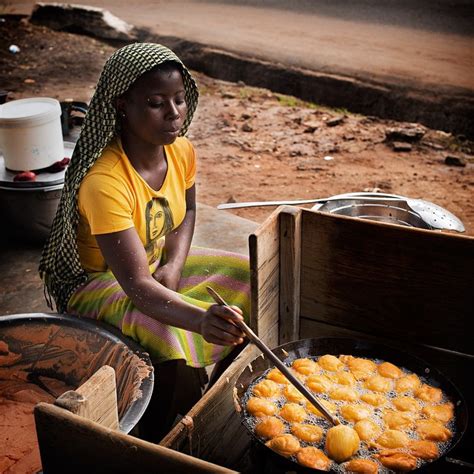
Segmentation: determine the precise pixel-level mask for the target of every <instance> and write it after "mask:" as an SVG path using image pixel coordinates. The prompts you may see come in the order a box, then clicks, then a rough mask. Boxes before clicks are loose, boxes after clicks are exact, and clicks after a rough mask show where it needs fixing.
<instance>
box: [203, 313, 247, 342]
mask: <svg viewBox="0 0 474 474" xmlns="http://www.w3.org/2000/svg"><path fill="white" fill-rule="evenodd" d="M232 309H233V310H234V311H236V312H237V313H239V314H242V311H241V309H240V308H238V307H237V306H232ZM239 319H240V320H241V321H243V320H244V318H243V317H242V316H237V315H236V314H234V313H233V312H232V311H231V310H230V309H229V308H228V307H226V306H222V305H218V304H215V305H212V306H211V307H210V308H209V309H208V310H207V311H206V313H205V314H204V315H203V316H202V321H201V324H200V333H201V335H202V336H203V337H204V339H205V340H206V341H207V342H210V343H212V344H218V345H220V346H236V345H238V344H242V342H244V339H243V338H244V336H245V334H244V333H243V332H242V331H241V330H240V329H239V328H238V327H237V326H236V325H235V324H234V323H233V322H232V321H237V320H239Z"/></svg>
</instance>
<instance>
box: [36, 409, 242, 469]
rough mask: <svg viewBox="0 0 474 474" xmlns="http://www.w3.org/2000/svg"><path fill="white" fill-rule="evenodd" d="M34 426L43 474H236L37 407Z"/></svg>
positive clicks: (81, 419)
mask: <svg viewBox="0 0 474 474" xmlns="http://www.w3.org/2000/svg"><path fill="white" fill-rule="evenodd" d="M34 414H35V423H36V430H37V434H38V441H39V446H40V453H41V461H42V464H43V472H44V473H45V474H56V473H58V474H62V473H64V472H67V473H68V474H76V473H77V474H83V473H85V472H100V473H103V474H109V473H110V474H112V473H114V474H122V473H123V474H128V473H130V472H144V473H145V472H166V473H176V474H182V473H183V472H193V473H208V474H210V473H222V474H224V473H227V474H230V473H235V471H231V470H229V469H226V468H224V467H221V466H217V465H214V464H211V463H208V462H205V461H202V460H201V459H195V458H193V457H191V456H187V455H185V454H182V453H178V452H176V451H172V450H170V449H167V448H164V447H162V446H158V445H156V444H153V443H148V442H146V441H143V440H141V439H138V438H134V437H133V436H129V435H126V434H124V433H121V432H120V431H115V430H110V429H108V428H105V427H103V426H101V425H99V424H98V423H95V422H93V421H90V420H87V419H85V418H83V417H81V416H77V415H74V414H73V413H70V412H69V411H67V410H64V409H62V408H60V407H57V406H54V405H50V404H47V403H40V404H38V405H37V406H36V407H35V411H34Z"/></svg>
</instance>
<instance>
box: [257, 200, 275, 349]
mask: <svg viewBox="0 0 474 474" xmlns="http://www.w3.org/2000/svg"><path fill="white" fill-rule="evenodd" d="M279 210H280V208H278V209H276V210H275V211H274V212H273V213H272V214H271V215H270V216H269V217H268V218H267V219H266V220H265V222H264V223H263V224H262V225H261V226H260V227H259V228H258V229H257V231H256V232H255V233H254V234H251V235H250V236H249V253H250V275H251V304H252V316H251V327H252V329H253V330H254V331H255V332H256V333H257V334H258V335H259V336H260V337H261V338H262V339H263V340H264V341H265V342H266V343H267V344H268V345H269V346H275V345H277V344H278V332H277V331H276V332H275V325H274V324H273V322H274V320H275V315H276V318H278V305H279V300H278V297H279V264H280V262H279V258H280V256H279V246H280V242H279V232H278V229H279V221H278V216H279ZM276 329H277V327H276Z"/></svg>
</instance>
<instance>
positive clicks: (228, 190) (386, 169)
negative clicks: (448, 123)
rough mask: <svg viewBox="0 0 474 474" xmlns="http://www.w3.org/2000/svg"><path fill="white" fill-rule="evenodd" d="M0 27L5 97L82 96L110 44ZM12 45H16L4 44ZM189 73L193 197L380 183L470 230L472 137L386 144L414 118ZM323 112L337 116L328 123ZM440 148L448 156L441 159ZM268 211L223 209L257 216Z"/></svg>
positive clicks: (324, 191)
mask: <svg viewBox="0 0 474 474" xmlns="http://www.w3.org/2000/svg"><path fill="white" fill-rule="evenodd" d="M0 33H1V34H0V38H1V39H0V69H1V70H2V71H6V73H5V74H3V75H2V79H1V83H0V88H1V89H4V90H6V91H8V92H9V94H8V99H9V100H11V99H19V98H24V97H34V96H46V97H54V98H57V99H59V100H65V99H67V98H72V99H74V100H78V101H89V100H90V98H91V97H92V94H93V92H94V85H95V83H96V81H97V79H98V76H99V74H100V71H101V69H102V66H103V64H104V62H105V60H106V58H107V57H108V56H109V55H110V54H111V53H112V51H113V50H114V49H115V48H114V47H112V46H110V45H108V44H105V43H102V42H100V41H98V40H95V39H92V38H89V37H85V36H78V35H73V34H69V33H62V32H55V31H50V30H48V29H46V28H44V27H39V26H33V25H31V24H29V23H28V22H27V21H26V20H25V19H23V20H21V21H19V22H18V20H15V19H14V18H9V17H7V20H6V21H5V22H3V23H0ZM11 44H16V45H18V46H19V48H20V52H19V53H17V54H12V53H10V52H9V51H8V47H9V45H11ZM195 77H196V79H197V82H198V84H199V86H200V92H201V98H200V105H199V107H198V111H197V114H196V116H195V120H194V122H193V125H192V127H191V129H190V133H189V137H190V138H191V140H192V142H193V144H194V146H195V147H196V149H197V153H198V157H199V170H198V173H199V175H198V180H197V185H198V200H199V202H201V203H204V204H208V205H210V206H216V205H217V204H219V203H224V202H232V201H238V202H239V201H264V200H275V199H308V198H318V197H327V196H331V195H335V194H340V193H346V192H356V191H364V190H366V191H367V190H369V191H373V190H380V191H382V192H387V193H393V194H401V195H404V196H408V197H412V198H421V199H425V200H428V201H431V202H434V203H436V204H438V205H440V206H442V207H444V208H446V209H448V210H449V211H451V212H452V213H454V214H455V215H456V216H458V217H459V218H460V219H461V220H462V221H463V223H464V225H465V227H466V234H468V235H474V200H473V199H472V186H473V185H474V173H473V169H474V143H473V142H471V141H468V140H465V139H463V137H455V136H453V135H451V134H448V133H445V132H441V131H436V130H430V129H427V128H424V127H421V128H422V130H423V132H424V134H423V136H422V137H421V138H420V139H419V140H417V141H416V142H415V143H411V146H410V147H409V148H410V149H409V150H408V151H395V149H394V146H393V143H392V142H391V141H390V140H387V139H386V136H387V132H388V130H389V129H392V128H402V129H413V127H415V126H416V125H415V124H407V123H401V122H394V121H390V120H381V119H378V118H376V117H366V116H362V115H356V114H352V113H349V112H348V111H346V110H334V109H329V108H325V107H321V106H318V105H317V104H310V103H305V102H302V101H300V100H298V99H296V98H293V97H288V96H282V95H280V94H275V93H273V92H271V91H269V90H266V89H257V88H252V87H248V86H246V85H245V84H243V83H237V84H234V83H229V82H224V81H219V80H215V79H211V78H209V77H206V76H204V75H202V74H200V73H195ZM332 119H338V120H336V121H335V122H336V123H337V124H336V125H334V121H332ZM416 127H419V126H416ZM447 156H453V157H454V160H452V161H454V162H455V163H457V165H448V164H446V157H447ZM271 210H272V208H269V207H259V208H249V209H240V210H235V211H231V212H234V213H235V214H237V215H239V216H242V217H245V218H248V219H252V220H254V221H257V222H262V221H263V220H264V219H265V217H266V216H268V215H269V213H270V212H271ZM222 212H225V211H222Z"/></svg>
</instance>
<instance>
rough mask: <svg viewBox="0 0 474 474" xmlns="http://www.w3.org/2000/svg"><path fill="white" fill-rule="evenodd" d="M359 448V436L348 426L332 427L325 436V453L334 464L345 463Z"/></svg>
mask: <svg viewBox="0 0 474 474" xmlns="http://www.w3.org/2000/svg"><path fill="white" fill-rule="evenodd" d="M359 446H360V438H359V435H358V434H357V431H356V430H354V429H353V428H351V427H350V426H347V425H342V424H341V425H337V426H333V427H332V428H329V430H328V432H327V434H326V444H325V449H326V452H327V453H328V456H329V457H330V458H331V459H334V461H336V462H343V461H347V460H348V459H349V458H350V457H351V456H352V455H354V454H355V453H356V452H357V451H358V450H359Z"/></svg>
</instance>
